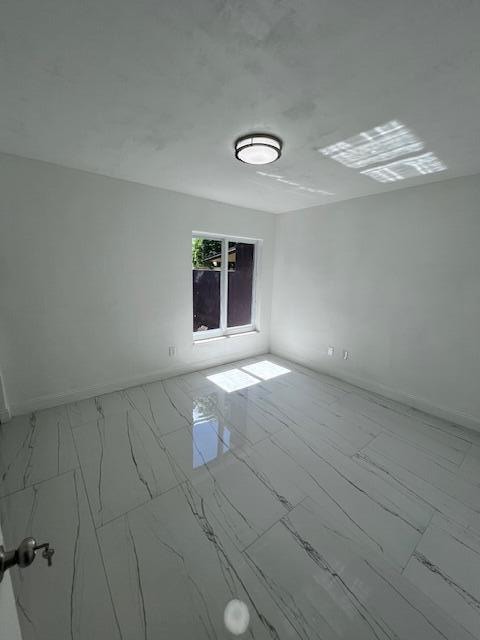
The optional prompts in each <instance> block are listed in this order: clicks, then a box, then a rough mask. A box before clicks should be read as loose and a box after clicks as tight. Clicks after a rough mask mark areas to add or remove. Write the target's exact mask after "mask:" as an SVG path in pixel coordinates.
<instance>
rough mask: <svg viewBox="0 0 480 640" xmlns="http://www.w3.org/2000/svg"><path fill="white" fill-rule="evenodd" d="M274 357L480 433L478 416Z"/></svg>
mask: <svg viewBox="0 0 480 640" xmlns="http://www.w3.org/2000/svg"><path fill="white" fill-rule="evenodd" d="M272 353H273V355H276V356H278V357H279V358H285V359H286V360H291V361H292V362H296V363H297V364H299V365H301V366H303V367H307V368H309V369H312V371H316V372H317V373H322V374H324V375H327V376H330V377H331V378H337V379H338V380H343V381H344V382H348V383H349V384H352V385H354V386H356V387H359V388H360V389H364V390H366V391H371V392H372V393H377V394H379V395H381V396H384V397H385V398H390V400H395V401H396V402H400V403H401V404H405V405H407V406H409V407H413V408H414V409H419V410H420V411H423V412H425V413H429V414H430V415H432V416H436V417H437V418H441V419H442V420H446V421H448V422H453V423H454V424H457V425H460V426H462V427H466V428H467V429H473V430H474V431H480V418H478V417H476V416H472V415H469V414H467V413H464V412H462V411H459V410H457V409H448V408H446V407H442V406H439V405H435V404H432V403H431V402H429V401H428V400H425V399H424V398H420V397H418V396H415V395H412V394H409V393H405V392H403V391H398V390H395V389H391V388H390V387H387V386H385V385H383V384H381V383H379V382H376V381H374V380H370V379H368V378H363V377H360V376H356V375H352V374H349V373H345V374H344V373H343V372H342V375H341V376H340V375H339V373H338V372H334V373H332V372H331V371H328V370H327V369H322V368H321V367H318V366H317V365H316V363H313V362H311V361H308V359H305V360H300V359H299V358H296V357H293V356H291V355H290V354H288V353H287V352H281V351H279V350H276V351H273V352H272Z"/></svg>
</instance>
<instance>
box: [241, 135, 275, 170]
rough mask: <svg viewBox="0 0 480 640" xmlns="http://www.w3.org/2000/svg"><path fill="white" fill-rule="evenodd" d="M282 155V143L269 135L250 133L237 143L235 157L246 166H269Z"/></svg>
mask: <svg viewBox="0 0 480 640" xmlns="http://www.w3.org/2000/svg"><path fill="white" fill-rule="evenodd" d="M281 155H282V141H281V140H280V138H277V137H276V136H271V135H269V134H264V133H262V134H257V133H250V134H249V135H248V136H242V137H241V138H238V140H237V141H236V142H235V157H236V158H237V160H240V161H241V162H245V163H246V164H269V163H270V162H275V160H278V158H280V156H281Z"/></svg>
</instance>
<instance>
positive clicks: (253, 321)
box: [190, 231, 262, 342]
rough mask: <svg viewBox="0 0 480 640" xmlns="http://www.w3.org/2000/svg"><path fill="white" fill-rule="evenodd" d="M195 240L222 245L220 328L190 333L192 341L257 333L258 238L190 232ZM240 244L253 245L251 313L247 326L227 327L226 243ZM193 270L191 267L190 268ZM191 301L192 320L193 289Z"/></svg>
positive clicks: (259, 241)
mask: <svg viewBox="0 0 480 640" xmlns="http://www.w3.org/2000/svg"><path fill="white" fill-rule="evenodd" d="M195 238H205V239H206V240H217V241H220V242H221V243H222V266H221V271H220V327H219V328H218V329H208V330H207V331H192V334H193V341H194V342H199V341H201V340H206V339H209V338H222V337H228V336H234V335H240V334H242V333H249V332H252V331H258V328H257V327H258V321H257V309H258V284H257V278H258V273H259V261H260V255H259V254H260V246H261V242H262V241H261V240H259V239H258V238H245V237H240V236H230V235H224V234H218V233H209V232H205V231H192V240H193V239H195ZM229 242H242V243H245V244H253V246H254V250H253V276H252V312H251V318H250V323H249V324H244V325H238V326H236V327H227V315H228V243H229ZM190 260H191V258H190ZM192 270H193V267H192ZM190 299H191V304H192V307H191V310H192V313H191V318H192V319H193V288H192V295H191V296H190Z"/></svg>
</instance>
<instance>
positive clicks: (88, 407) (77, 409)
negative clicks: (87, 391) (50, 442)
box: [66, 391, 129, 428]
mask: <svg viewBox="0 0 480 640" xmlns="http://www.w3.org/2000/svg"><path fill="white" fill-rule="evenodd" d="M66 407H67V411H68V415H69V418H70V424H71V426H72V427H73V428H75V427H79V426H81V425H83V424H86V423H89V422H92V421H93V420H97V419H98V418H103V417H105V416H111V415H115V414H117V413H122V412H123V411H125V410H126V409H128V408H129V405H128V402H127V400H126V398H125V397H124V395H123V393H122V392H121V391H113V392H112V393H106V394H105V395H102V396H96V397H95V398H88V399H86V400H79V401H78V402H71V403H70V404H67V405H66Z"/></svg>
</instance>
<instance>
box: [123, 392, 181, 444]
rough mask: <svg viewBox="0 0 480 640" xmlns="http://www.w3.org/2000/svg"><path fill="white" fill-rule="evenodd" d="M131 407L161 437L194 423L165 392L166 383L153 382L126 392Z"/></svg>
mask: <svg viewBox="0 0 480 640" xmlns="http://www.w3.org/2000/svg"><path fill="white" fill-rule="evenodd" d="M124 395H125V397H126V398H127V400H128V401H129V403H130V405H131V406H132V407H133V408H135V409H136V410H137V411H138V412H139V413H140V414H141V416H142V417H143V419H144V420H145V421H146V422H148V423H149V424H150V425H151V426H152V427H153V428H154V429H156V430H157V432H158V434H159V435H165V434H166V433H170V432H171V431H175V430H176V429H180V428H182V427H186V426H187V425H188V424H191V422H192V415H191V410H190V415H189V419H188V420H187V418H186V417H185V416H183V415H182V414H181V413H180V412H179V410H178V409H177V408H176V407H175V405H174V404H173V401H172V400H171V399H170V397H169V396H168V395H167V393H166V391H165V383H164V382H153V383H151V384H146V385H143V386H141V387H133V388H132V389H127V390H126V391H125V392H124Z"/></svg>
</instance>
